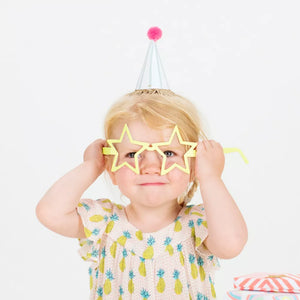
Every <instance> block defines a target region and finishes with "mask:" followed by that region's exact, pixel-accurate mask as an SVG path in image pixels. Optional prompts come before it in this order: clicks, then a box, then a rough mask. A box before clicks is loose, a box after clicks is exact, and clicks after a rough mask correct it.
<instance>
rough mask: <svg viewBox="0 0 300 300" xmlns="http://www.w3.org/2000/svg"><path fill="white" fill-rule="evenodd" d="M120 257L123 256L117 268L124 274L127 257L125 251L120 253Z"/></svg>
mask: <svg viewBox="0 0 300 300" xmlns="http://www.w3.org/2000/svg"><path fill="white" fill-rule="evenodd" d="M122 255H123V257H122V259H121V261H120V263H119V267H120V270H121V271H122V272H124V270H125V268H126V263H125V258H126V257H127V256H128V253H127V250H126V249H124V250H123V251H122Z"/></svg>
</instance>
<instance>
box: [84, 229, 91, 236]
mask: <svg viewBox="0 0 300 300" xmlns="http://www.w3.org/2000/svg"><path fill="white" fill-rule="evenodd" d="M84 233H85V236H86V237H87V238H89V237H90V236H91V235H92V231H90V230H89V229H88V228H86V227H84Z"/></svg>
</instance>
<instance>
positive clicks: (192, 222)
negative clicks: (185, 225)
mask: <svg viewBox="0 0 300 300" xmlns="http://www.w3.org/2000/svg"><path fill="white" fill-rule="evenodd" d="M189 227H190V228H191V237H192V238H193V239H195V237H196V234H195V224H194V221H193V220H189Z"/></svg>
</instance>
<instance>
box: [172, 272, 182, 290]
mask: <svg viewBox="0 0 300 300" xmlns="http://www.w3.org/2000/svg"><path fill="white" fill-rule="evenodd" d="M179 274H180V272H179V271H178V270H174V273H173V278H174V279H175V288H174V291H175V293H176V294H177V295H180V294H181V293H182V283H181V281H180V280H179Z"/></svg>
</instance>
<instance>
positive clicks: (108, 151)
mask: <svg viewBox="0 0 300 300" xmlns="http://www.w3.org/2000/svg"><path fill="white" fill-rule="evenodd" d="M175 135H176V136H177V139H178V141H179V143H180V144H181V145H184V146H189V147H190V148H189V149H188V150H187V151H186V152H185V154H184V155H183V157H184V167H182V166H180V165H178V164H177V163H173V164H172V165H171V166H170V167H168V168H166V162H167V156H166V155H165V153H164V152H163V151H162V150H161V149H160V148H159V147H164V146H169V145H171V143H172V141H173V139H174V137H175ZM125 136H127V137H128V139H129V141H130V143H131V144H133V145H138V146H141V148H140V149H139V150H138V151H137V152H135V154H134V167H133V166H131V165H130V164H129V163H128V162H123V163H121V164H119V165H118V157H119V152H118V150H117V149H116V147H115V146H114V144H120V143H122V141H123V140H124V137H125ZM107 143H108V145H109V147H103V150H102V152H103V154H104V155H114V159H113V164H112V167H111V171H112V172H116V171H117V170H119V169H120V168H122V167H124V166H126V167H128V168H129V169H130V170H132V171H133V172H135V173H136V174H140V169H139V162H138V158H139V155H140V154H141V153H142V152H143V151H145V150H147V151H157V152H158V153H159V154H160V155H161V157H162V166H161V175H165V174H167V173H169V172H170V171H172V170H173V169H175V168H178V169H179V170H181V171H183V172H185V173H187V174H190V167H189V161H188V158H190V157H196V150H195V148H196V147H197V144H198V143H196V142H188V141H183V139H182V137H181V134H180V132H179V129H178V127H177V125H175V127H174V130H173V132H172V134H171V136H170V139H169V141H167V142H160V143H153V144H150V143H146V142H140V141H136V140H134V139H133V138H132V136H131V133H130V131H129V128H128V126H127V124H125V125H124V127H123V130H122V133H121V136H120V138H119V139H108V140H107ZM223 151H224V153H232V152H238V153H239V154H240V155H241V157H242V159H243V160H244V162H245V163H248V160H247V158H246V156H245V155H244V154H243V152H242V151H241V150H240V149H239V148H223Z"/></svg>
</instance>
